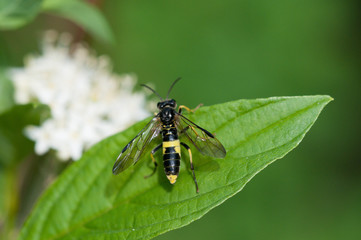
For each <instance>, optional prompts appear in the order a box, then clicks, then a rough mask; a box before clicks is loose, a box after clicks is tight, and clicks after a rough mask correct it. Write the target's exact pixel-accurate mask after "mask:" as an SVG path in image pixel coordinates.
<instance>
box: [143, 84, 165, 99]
mask: <svg viewBox="0 0 361 240" xmlns="http://www.w3.org/2000/svg"><path fill="white" fill-rule="evenodd" d="M140 86H142V87H145V88H148V89H149V90H150V91H152V92H153V93H154V94H155V95H157V96H158V97H159V98H160V100H161V101H163V98H162V97H161V96H160V95H159V94H158V93H157V92H156V91H155V90H154V89H152V88H151V87H149V86H147V85H145V84H140Z"/></svg>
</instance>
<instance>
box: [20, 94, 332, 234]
mask: <svg viewBox="0 0 361 240" xmlns="http://www.w3.org/2000/svg"><path fill="white" fill-rule="evenodd" d="M331 100H332V99H331V97H329V96H305V97H275V98H269V99H257V100H239V101H234V102H229V103H225V104H219V105H214V106H210V107H203V108H201V109H199V110H198V111H197V112H196V113H194V114H190V115H189V117H190V118H192V119H193V120H194V121H195V122H196V123H198V124H199V125H200V126H203V127H205V128H206V129H208V130H210V131H211V132H215V133H216V134H217V138H218V139H219V140H220V141H221V142H222V143H223V144H224V146H225V148H226V150H227V156H226V158H225V159H212V158H209V157H205V156H202V155H200V154H199V153H198V152H197V151H196V150H195V149H194V148H192V149H193V161H194V166H195V169H196V170H195V172H196V176H197V179H198V183H199V190H200V193H199V194H196V191H195V186H194V182H193V179H192V175H191V172H190V170H189V163H188V161H187V160H188V155H187V153H186V152H183V154H182V155H183V161H182V163H181V172H180V174H179V177H178V180H177V182H176V183H175V184H174V185H171V184H170V183H169V182H168V180H167V178H166V177H165V174H164V172H163V169H162V167H159V169H158V171H157V176H153V177H151V178H149V179H144V178H143V177H144V176H145V175H148V174H150V173H151V171H152V163H151V160H150V156H149V155H146V156H144V157H143V158H144V159H143V161H141V162H140V163H138V164H137V165H135V166H134V167H131V168H129V169H128V170H126V171H124V172H122V173H121V174H119V175H118V176H114V175H112V173H111V172H112V167H113V164H114V161H115V159H116V157H117V155H118V154H119V152H120V151H121V149H122V148H123V147H124V145H125V144H127V143H128V142H129V140H131V139H132V138H133V137H134V135H135V134H136V133H137V132H138V131H139V130H140V129H141V128H142V127H143V126H144V125H145V124H146V122H147V121H149V119H147V120H145V121H142V122H140V123H138V124H136V125H134V126H133V127H131V128H129V129H128V130H126V131H124V132H122V133H119V134H117V135H114V136H112V137H109V138H107V139H105V140H104V141H102V142H100V143H98V144H96V145H95V146H93V147H92V148H91V149H90V150H89V151H87V152H86V153H85V154H84V155H83V157H82V158H81V160H80V161H78V162H76V163H74V164H73V165H72V166H71V167H70V168H68V169H67V170H66V171H65V172H64V173H63V174H62V175H61V176H60V177H59V179H58V180H57V181H56V182H55V183H54V184H53V185H52V186H51V187H50V189H48V191H46V193H45V194H44V195H43V196H42V197H41V199H40V201H39V202H38V204H37V206H36V207H35V209H34V210H33V212H32V214H31V216H30V217H29V219H28V221H27V222H26V224H25V226H24V227H23V229H22V231H21V236H20V239H32V240H37V239H42V240H46V239H149V238H152V237H155V236H157V235H159V234H161V233H164V232H166V231H169V230H172V229H175V228H179V227H182V226H185V225H187V224H189V223H190V222H192V221H194V220H196V219H199V218H200V217H202V216H203V215H204V214H206V213H207V212H208V211H210V210H211V209H212V208H214V207H216V206H217V205H219V204H221V203H222V202H224V201H225V200H226V199H228V198H230V197H231V196H233V195H234V194H235V193H237V192H239V191H240V190H241V189H242V188H243V187H244V186H245V184H246V183H247V182H248V181H250V179H251V178H252V177H253V176H255V175H256V174H257V173H258V172H260V171H261V170H262V169H264V168H265V167H266V166H267V165H269V164H270V163H272V162H274V161H275V160H277V159H279V158H282V157H283V156H285V155H286V154H287V153H288V152H289V151H291V150H292V149H293V148H295V147H296V146H297V145H298V144H299V143H300V141H301V140H302V138H303V137H304V135H305V134H306V132H307V131H308V130H309V129H310V127H311V126H312V125H313V123H314V122H315V120H316V119H317V117H318V115H319V114H320V112H321V110H322V109H323V108H324V107H325V105H326V104H327V103H328V102H330V101H331ZM156 157H157V159H158V163H159V164H161V160H160V159H161V156H160V155H156ZM160 166H161V165H160ZM240 217H246V216H242V215H240Z"/></svg>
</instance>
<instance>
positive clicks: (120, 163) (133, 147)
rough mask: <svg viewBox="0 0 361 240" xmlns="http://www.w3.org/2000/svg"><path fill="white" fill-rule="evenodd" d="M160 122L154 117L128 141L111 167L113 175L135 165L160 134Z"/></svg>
mask: <svg viewBox="0 0 361 240" xmlns="http://www.w3.org/2000/svg"><path fill="white" fill-rule="evenodd" d="M160 123H161V122H160V120H159V117H158V116H155V117H154V118H153V119H152V120H150V122H149V123H148V124H147V125H146V126H145V127H144V128H143V129H142V130H141V131H140V132H139V133H138V135H137V136H135V138H133V140H132V141H130V142H129V143H128V144H127V145H126V146H125V147H124V149H123V150H122V152H121V153H120V154H119V156H118V158H117V160H116V161H115V163H114V166H113V174H115V175H117V174H119V173H120V172H122V171H124V170H125V169H127V168H128V167H129V166H132V165H134V164H136V163H137V162H138V160H139V158H140V157H141V156H142V154H143V152H144V150H145V148H146V147H147V145H148V144H149V143H150V142H151V141H152V139H153V138H155V137H156V136H158V134H159V132H160Z"/></svg>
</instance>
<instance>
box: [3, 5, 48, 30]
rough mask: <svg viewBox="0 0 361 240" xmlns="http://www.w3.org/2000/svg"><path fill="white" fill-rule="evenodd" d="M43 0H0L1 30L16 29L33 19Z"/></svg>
mask: <svg viewBox="0 0 361 240" xmlns="http://www.w3.org/2000/svg"><path fill="white" fill-rule="evenodd" d="M42 1H43V0H16V1H9V0H0V30H5V29H16V28H19V27H21V26H23V25H25V24H26V23H28V22H29V21H31V20H33V19H34V18H35V17H36V15H37V14H38V13H39V11H40V10H41V3H42Z"/></svg>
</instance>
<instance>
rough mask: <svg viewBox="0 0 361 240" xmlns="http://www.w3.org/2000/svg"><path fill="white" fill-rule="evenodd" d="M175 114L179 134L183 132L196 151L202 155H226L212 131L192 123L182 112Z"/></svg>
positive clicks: (219, 156)
mask: <svg viewBox="0 0 361 240" xmlns="http://www.w3.org/2000/svg"><path fill="white" fill-rule="evenodd" d="M177 116H178V117H177V119H176V124H177V127H178V129H179V131H180V134H184V135H185V136H186V137H187V138H188V139H189V140H190V142H191V143H192V144H193V145H194V146H195V147H196V148H197V149H198V151H200V152H201V153H202V154H203V155H207V156H211V157H215V158H224V157H225V156H226V149H225V148H224V147H223V145H222V143H221V142H220V141H219V140H218V139H217V138H216V137H215V136H214V135H213V134H212V133H210V132H208V131H207V130H206V129H204V128H201V127H200V126H198V125H197V124H195V123H193V122H192V121H191V120H189V119H188V118H186V117H184V116H183V115H182V114H177Z"/></svg>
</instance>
